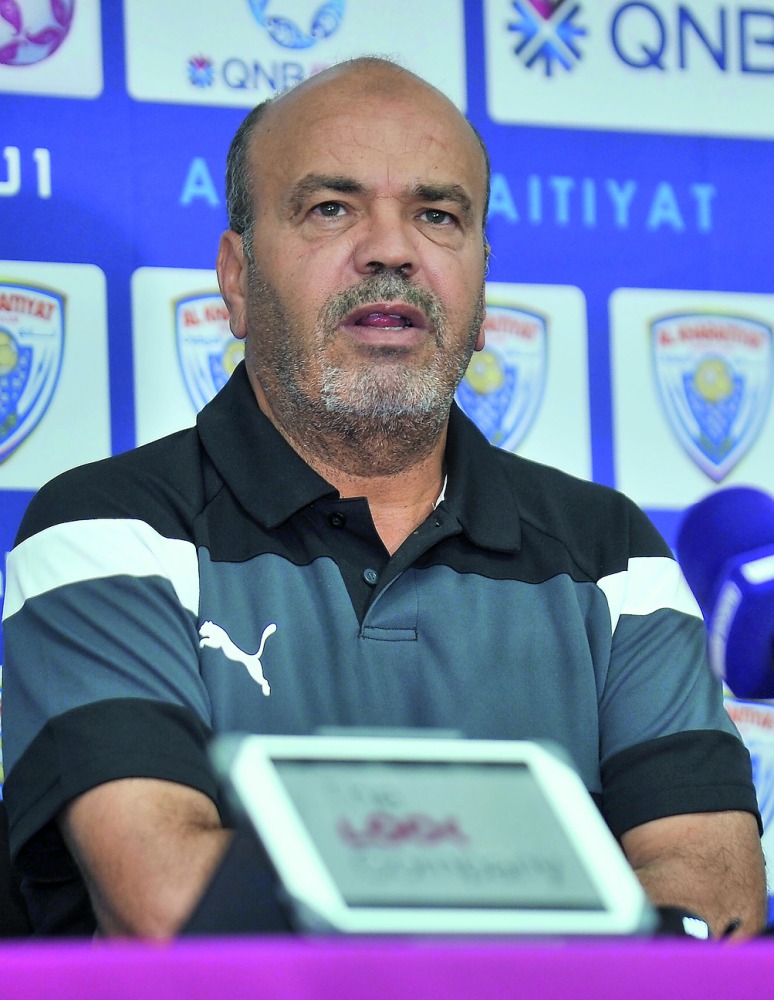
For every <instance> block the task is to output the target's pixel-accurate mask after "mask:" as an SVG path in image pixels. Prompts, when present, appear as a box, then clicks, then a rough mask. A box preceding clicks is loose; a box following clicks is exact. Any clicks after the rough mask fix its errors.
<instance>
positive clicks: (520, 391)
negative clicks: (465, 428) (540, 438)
mask: <svg viewBox="0 0 774 1000" xmlns="http://www.w3.org/2000/svg"><path fill="white" fill-rule="evenodd" d="M484 330H485V331H486V347H485V348H484V350H483V351H479V352H478V353H476V354H474V355H473V357H472V358H471V361H470V364H469V366H468V370H467V372H466V373H465V377H464V378H463V380H462V382H461V383H460V386H459V388H458V389H457V402H458V403H459V405H460V406H461V407H462V409H463V410H464V411H465V413H467V415H468V416H469V417H470V418H471V420H472V421H473V422H474V423H475V424H476V426H477V427H478V428H479V430H481V432H482V433H483V434H484V435H485V436H486V437H487V439H488V440H489V441H490V442H491V443H492V444H495V445H497V446H498V447H500V448H505V449H506V450H508V451H515V450H516V448H517V447H518V446H519V444H520V443H521V442H522V440H523V439H524V436H525V435H526V433H527V431H528V430H529V428H530V427H531V426H532V422H533V420H534V419H535V416H536V414H537V412H538V410H539V409H540V403H541V400H542V398H543V390H544V388H545V384H546V373H547V368H548V325H547V322H546V319H545V317H543V316H540V315H538V314H537V313H533V312H528V311H527V310H525V309H517V308H515V307H512V306H498V305H493V304H488V305H487V311H486V319H485V321H484Z"/></svg>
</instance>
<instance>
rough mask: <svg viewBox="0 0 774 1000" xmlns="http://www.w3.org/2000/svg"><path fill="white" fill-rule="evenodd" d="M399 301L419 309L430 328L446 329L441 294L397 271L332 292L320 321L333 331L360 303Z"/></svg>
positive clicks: (364, 304) (371, 277) (378, 274)
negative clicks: (438, 294) (418, 284)
mask: <svg viewBox="0 0 774 1000" xmlns="http://www.w3.org/2000/svg"><path fill="white" fill-rule="evenodd" d="M397 300H399V301H401V302H405V303H406V305H409V306H413V307H414V308H415V309H419V310H420V312H422V314H423V315H424V316H425V318H426V319H427V322H428V327H429V329H431V330H433V331H434V332H436V333H437V332H438V331H440V330H442V329H443V327H444V324H445V321H446V314H445V312H444V309H443V306H442V305H441V300H440V299H439V298H438V296H437V295H435V294H434V293H433V292H431V291H429V290H428V289H426V288H419V287H418V286H417V285H415V284H413V283H412V281H411V278H407V277H406V276H404V275H403V274H401V273H397V272H395V271H389V272H388V271H384V272H377V273H375V274H371V275H369V276H368V277H367V278H363V280H362V281H360V282H359V283H358V284H357V285H352V287H351V288H345V289H344V291H342V292H337V293H336V294H335V295H332V296H331V298H330V299H328V301H327V302H326V303H325V305H324V306H323V309H322V311H321V314H320V321H321V324H322V326H323V327H325V328H326V329H328V330H332V329H335V327H337V326H338V325H339V323H341V321H342V320H344V319H345V318H346V317H347V316H348V315H349V314H350V313H351V312H352V311H353V310H355V309H359V308H360V307H361V306H367V305H370V304H371V303H372V302H393V301H397Z"/></svg>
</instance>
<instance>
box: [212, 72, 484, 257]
mask: <svg viewBox="0 0 774 1000" xmlns="http://www.w3.org/2000/svg"><path fill="white" fill-rule="evenodd" d="M375 99H382V100H385V101H390V100H399V99H401V100H406V99H408V100H412V99H413V100H416V101H417V102H420V101H421V102H423V103H424V104H430V105H435V106H436V107H437V112H438V114H439V115H441V116H445V117H447V118H448V120H449V123H450V127H451V128H453V129H454V130H455V131H457V133H458V139H459V141H460V142H468V143H470V142H473V143H475V145H476V147H477V149H478V151H479V155H480V158H481V175H482V185H483V190H484V197H483V212H482V220H481V222H482V228H483V225H484V224H485V223H486V215H487V210H488V205H489V180H490V165H489V157H488V154H487V151H486V147H485V146H484V143H483V140H482V139H481V137H480V136H479V134H478V132H477V131H476V130H475V128H474V127H473V126H472V125H471V124H470V122H468V120H467V119H466V118H465V117H464V116H463V115H462V114H461V113H460V111H459V110H458V109H457V108H456V106H455V105H454V104H453V102H452V101H450V100H449V99H448V98H447V97H446V96H445V95H444V94H443V93H441V91H440V90H438V89H437V88H435V87H433V86H432V85H431V84H429V83H427V82H426V81H425V80H422V79H421V78H420V77H418V76H417V75H416V74H414V73H411V72H410V71H409V70H406V69H404V68H403V67H401V66H398V65H396V64H395V63H392V62H389V61H388V60H386V59H381V58H377V57H371V56H364V57H360V58H357V59H352V60H350V61H348V62H344V63H339V64H337V65H336V66H332V67H330V68H329V69H327V70H324V71H323V72H321V73H318V74H317V75H315V76H312V77H310V78H309V79H307V80H304V81H303V82H302V83H300V84H298V86H296V87H294V88H293V89H292V90H290V91H287V92H285V93H284V94H280V95H278V96H276V97H272V98H269V99H268V100H266V101H264V102H263V103H261V104H259V105H257V106H256V107H255V108H253V109H252V111H250V113H249V114H248V115H247V117H246V118H245V119H244V121H243V122H242V124H241V125H240V126H239V129H238V130H237V132H236V135H235V136H234V139H233V141H232V143H231V147H230V149H229V152H228V158H227V165H226V207H227V211H228V222H229V228H230V229H232V230H234V232H236V233H239V234H240V235H242V236H243V240H244V244H245V249H246V251H247V253H248V255H249V254H250V249H251V247H252V225H253V221H254V205H253V198H254V195H255V182H256V181H257V182H258V184H260V175H261V168H260V164H261V153H262V151H261V145H262V143H261V138H262V137H265V136H270V135H271V134H272V133H275V132H277V131H280V130H282V129H288V128H290V129H303V128H304V125H305V118H306V117H307V112H310V111H311V113H313V110H312V109H314V107H316V106H319V104H320V102H324V103H325V104H326V105H327V106H330V105H336V104H338V105H340V106H341V107H342V109H346V107H347V105H348V103H350V102H352V101H355V100H358V101H362V100H375ZM331 141H332V143H335V138H334V137H332V139H331Z"/></svg>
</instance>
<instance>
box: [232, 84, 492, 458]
mask: <svg viewBox="0 0 774 1000" xmlns="http://www.w3.org/2000/svg"><path fill="white" fill-rule="evenodd" d="M287 100H288V101H291V100H294V96H293V95H290V97H289V98H288V99H287ZM277 111H278V112H279V113H278V114H273V112H270V113H269V114H270V115H271V117H269V116H267V119H266V123H265V126H264V128H263V129H261V130H260V132H259V135H258V137H257V139H256V141H255V143H254V147H253V150H252V155H253V161H252V162H253V165H254V178H255V181H254V207H255V224H254V229H253V262H252V263H251V264H250V265H249V267H248V274H249V281H248V286H247V290H246V332H247V338H248V339H247V358H248V366H249V369H250V374H251V378H252V379H253V384H254V386H255V387H256V391H257V393H258V396H259V399H260V401H261V404H262V406H263V407H264V408H265V409H267V411H268V412H269V415H270V416H272V417H273V418H274V419H275V420H276V421H277V422H278V423H279V424H280V426H282V427H284V428H285V430H286V431H287V432H288V433H289V434H290V436H291V437H295V438H298V437H299V435H300V436H301V437H302V436H303V429H304V426H308V425H309V424H310V423H314V424H315V425H316V426H319V427H320V428H324V427H325V426H330V427H337V428H338V429H339V431H340V432H341V433H352V434H355V435H356V436H357V435H358V434H359V433H362V435H363V437H364V438H366V439H367V437H368V431H369V429H373V428H374V427H375V426H378V425H381V426H382V427H384V426H385V425H386V426H390V427H393V428H394V429H395V430H398V429H399V427H400V424H401V421H403V420H406V419H409V420H412V419H413V420H418V421H425V422H426V423H427V424H428V428H429V429H430V431H432V433H435V432H436V431H437V427H438V426H440V424H441V423H442V422H443V420H444V419H445V417H446V414H447V413H448V407H449V404H450V402H451V398H452V396H453V393H454V390H455V388H456V386H457V384H458V382H459V380H460V378H461V377H462V375H463V374H464V371H465V368H466V367H467V363H468V360H469V358H470V354H471V352H472V350H473V348H474V345H475V344H476V340H477V338H478V336H479V331H480V328H481V323H482V319H483V278H484V264H485V254H484V241H483V232H482V222H481V218H482V213H483V201H484V186H485V179H484V167H483V157H482V154H481V151H480V148H479V147H478V143H477V140H476V139H475V137H474V136H473V134H472V133H471V131H470V129H469V128H468V126H467V125H466V124H465V122H464V121H463V120H462V119H461V118H460V117H459V116H458V115H457V114H456V113H455V112H454V111H453V109H451V108H448V107H447V106H446V105H445V104H444V103H443V102H442V101H441V100H440V99H439V98H438V96H437V95H435V94H434V93H433V92H432V91H429V90H426V89H425V88H424V87H421V86H418V85H416V84H413V85H412V84H410V83H409V84H408V85H407V87H406V88H405V91H404V92H403V93H402V94H401V95H400V96H399V97H396V96H395V95H390V96H385V95H384V94H383V93H376V94H373V93H371V94H368V93H367V92H365V89H364V87H363V80H362V78H360V77H358V76H356V75H352V76H350V77H345V78H343V79H341V80H339V81H337V86H336V87H331V85H330V83H329V84H327V85H326V86H325V87H322V88H320V90H319V92H315V91H314V90H312V91H311V92H310V93H306V94H303V95H298V98H297V99H295V104H294V106H293V107H292V108H288V109H285V108H279V107H278V108H277Z"/></svg>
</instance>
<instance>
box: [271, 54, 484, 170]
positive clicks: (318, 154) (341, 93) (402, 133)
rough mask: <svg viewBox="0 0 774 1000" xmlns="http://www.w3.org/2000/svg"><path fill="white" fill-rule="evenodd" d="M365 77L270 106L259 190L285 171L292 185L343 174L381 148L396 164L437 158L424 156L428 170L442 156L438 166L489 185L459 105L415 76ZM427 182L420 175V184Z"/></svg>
mask: <svg viewBox="0 0 774 1000" xmlns="http://www.w3.org/2000/svg"><path fill="white" fill-rule="evenodd" d="M362 76H363V74H351V75H349V76H345V77H342V78H333V79H330V80H326V81H323V82H322V83H321V84H320V85H318V86H317V87H309V86H307V87H306V88H305V89H304V90H301V88H299V92H298V93H296V92H290V93H289V94H287V95H284V96H283V97H282V98H280V99H278V100H277V101H276V102H275V104H274V105H273V106H272V107H270V108H269V109H267V113H266V115H264V116H263V117H262V119H261V120H260V121H259V123H258V124H257V127H256V130H255V135H254V137H253V148H252V162H253V166H254V169H255V179H256V180H257V181H258V184H259V185H260V180H261V174H263V173H264V172H266V173H275V172H279V173H280V174H281V176H282V177H283V179H285V180H288V181H290V182H291V183H293V180H291V175H293V178H294V179H297V178H298V177H300V176H303V175H304V174H307V173H313V172H315V171H316V172H320V173H328V172H331V171H332V170H334V167H335V165H336V164H338V165H339V168H338V172H347V168H348V167H350V168H351V167H352V163H351V161H352V159H353V158H356V157H357V155H358V153H363V154H367V153H368V152H373V151H377V152H379V153H383V154H384V156H385V158H389V159H390V160H395V161H397V160H399V159H400V158H401V157H404V158H407V157H408V158H410V157H411V156H412V154H420V153H424V154H429V156H427V155H425V156H424V157H422V159H423V160H424V164H423V169H424V170H427V168H428V162H427V161H428V159H429V160H430V161H431V162H432V161H433V158H434V155H435V156H436V157H437V160H436V161H435V163H433V169H435V170H438V171H443V170H444V169H448V170H450V171H451V172H459V171H460V169H464V170H465V173H466V174H468V173H469V174H470V177H469V183H471V184H472V185H474V186H477V183H478V181H479V179H481V181H482V183H483V179H484V174H485V163H484V155H483V152H482V150H481V147H480V144H479V142H478V139H477V137H476V136H475V133H474V132H473V130H472V129H471V127H470V125H469V123H468V122H467V121H466V120H465V118H464V117H463V116H462V114H461V113H460V112H459V111H458V110H457V109H456V108H455V107H454V105H453V104H452V103H451V101H449V100H448V99H447V98H445V97H444V96H443V95H442V94H440V92H438V91H437V90H435V88H433V87H430V86H429V85H427V84H425V83H424V82H423V81H421V80H419V79H418V78H416V77H413V76H411V75H404V76H402V77H401V76H397V75H395V74H393V75H392V77H391V78H390V79H389V80H387V81H383V85H382V86H379V87H375V86H371V85H366V86H362V85H361V83H362V82H363V81H362V80H361V77H362ZM347 160H349V161H350V162H349V163H347V162H346V161H347ZM418 166H419V164H418ZM465 168H467V169H465ZM422 180H423V178H422V177H421V176H420V175H419V174H418V175H417V178H416V181H415V182H417V183H421V181H422ZM447 180H448V181H450V182H451V181H456V182H459V181H461V180H465V178H461V177H453V176H449V177H448V178H447Z"/></svg>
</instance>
